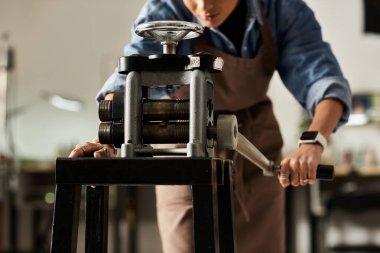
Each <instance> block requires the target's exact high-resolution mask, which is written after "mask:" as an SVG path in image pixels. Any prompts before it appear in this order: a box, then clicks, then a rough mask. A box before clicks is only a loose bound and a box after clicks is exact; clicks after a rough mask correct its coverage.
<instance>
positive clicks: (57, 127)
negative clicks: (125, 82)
mask: <svg viewBox="0 0 380 253" xmlns="http://www.w3.org/2000/svg"><path fill="white" fill-rule="evenodd" d="M143 2H144V1H143V0H133V1H129V0H108V1H102V0H89V1H77V0H54V1H50V0H32V1H22V0H1V1H0V34H2V33H4V32H7V33H9V35H10V42H11V45H12V46H13V47H14V49H15V51H16V69H15V71H16V72H15V73H13V74H12V79H11V83H10V86H11V87H10V90H11V93H12V94H11V95H10V99H9V103H10V104H11V106H12V107H18V106H20V105H24V104H31V106H30V108H29V109H28V110H26V111H25V112H24V113H22V114H20V115H18V116H14V117H13V120H12V126H13V127H12V129H13V134H14V141H15V144H16V153H17V155H18V157H24V158H32V159H53V158H55V156H56V152H57V149H58V148H59V147H64V148H69V146H71V145H73V144H75V143H78V142H82V141H84V140H90V139H92V138H93V137H95V136H96V134H97V127H98V118H97V106H96V104H95V100H94V97H95V94H96V92H97V91H98V90H99V88H100V87H101V85H102V84H103V82H104V81H105V79H106V78H107V76H108V75H109V74H110V73H111V71H113V69H114V67H115V66H116V65H117V61H118V57H119V56H121V55H122V48H123V45H124V44H125V43H127V42H128V41H129V39H130V26H131V24H132V22H133V20H134V18H135V17H136V15H137V13H138V10H139V9H140V8H141V6H142V4H143ZM45 91H47V92H51V93H58V94H62V95H64V96H68V97H72V98H78V99H81V100H82V101H84V103H85V107H84V109H83V110H82V111H80V112H78V113H72V112H66V111H62V110H59V109H56V108H53V107H52V106H50V105H49V104H48V103H47V102H46V101H42V100H40V101H39V102H37V101H36V100H38V99H39V96H40V94H41V93H42V92H45Z"/></svg>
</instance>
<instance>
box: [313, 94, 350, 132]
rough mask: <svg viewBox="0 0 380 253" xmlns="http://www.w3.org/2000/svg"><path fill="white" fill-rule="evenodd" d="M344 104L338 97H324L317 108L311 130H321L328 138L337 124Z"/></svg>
mask: <svg viewBox="0 0 380 253" xmlns="http://www.w3.org/2000/svg"><path fill="white" fill-rule="evenodd" d="M343 109H344V106H343V104H342V103H341V102H340V101H338V100H336V99H324V100H322V101H321V102H320V103H319V104H318V105H317V106H316V108H315V112H314V117H313V120H312V122H311V124H310V126H309V129H308V130H309V131H319V132H320V133H321V134H322V135H323V136H324V137H325V138H326V139H327V138H328V137H329V136H330V135H331V133H332V132H333V131H334V129H335V127H336V126H337V124H338V122H339V120H340V118H341V116H342V113H343Z"/></svg>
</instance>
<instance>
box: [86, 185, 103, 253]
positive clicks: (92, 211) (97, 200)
mask: <svg viewBox="0 0 380 253" xmlns="http://www.w3.org/2000/svg"><path fill="white" fill-rule="evenodd" d="M107 239H108V186H96V187H95V188H93V187H91V186H87V191H86V243H85V252H86V253H106V252H107Z"/></svg>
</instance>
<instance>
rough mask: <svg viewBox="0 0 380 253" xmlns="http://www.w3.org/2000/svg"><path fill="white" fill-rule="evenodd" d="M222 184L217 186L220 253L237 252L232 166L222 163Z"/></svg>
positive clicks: (228, 163) (229, 163)
mask: <svg viewBox="0 0 380 253" xmlns="http://www.w3.org/2000/svg"><path fill="white" fill-rule="evenodd" d="M223 174H224V175H223V176H224V183H223V184H222V185H218V219H219V248H220V253H234V252H237V250H236V244H235V229H234V198H233V191H232V164H231V162H224V172H223Z"/></svg>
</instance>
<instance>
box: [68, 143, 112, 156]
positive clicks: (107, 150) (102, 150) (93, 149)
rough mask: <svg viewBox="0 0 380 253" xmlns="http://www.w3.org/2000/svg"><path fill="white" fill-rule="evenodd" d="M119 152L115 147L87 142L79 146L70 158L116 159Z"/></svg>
mask: <svg viewBox="0 0 380 253" xmlns="http://www.w3.org/2000/svg"><path fill="white" fill-rule="evenodd" d="M116 153H117V150H116V148H115V147H114V146H113V145H109V144H101V143H99V142H98V141H96V140H95V141H92V142H89V141H88V142H85V143H83V144H78V145H76V146H75V148H74V149H73V150H72V151H71V153H70V155H69V157H70V158H74V157H84V156H90V157H92V156H93V157H96V158H98V157H114V156H116Z"/></svg>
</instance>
